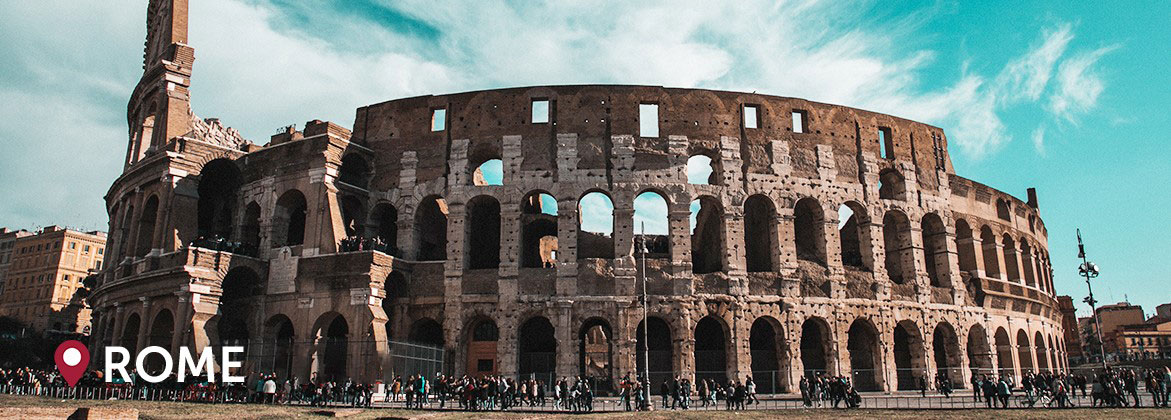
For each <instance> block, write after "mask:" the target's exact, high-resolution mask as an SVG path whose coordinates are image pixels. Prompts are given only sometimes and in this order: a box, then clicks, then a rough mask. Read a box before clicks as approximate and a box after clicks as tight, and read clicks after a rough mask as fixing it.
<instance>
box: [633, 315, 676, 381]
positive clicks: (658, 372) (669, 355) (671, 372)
mask: <svg viewBox="0 0 1171 420" xmlns="http://www.w3.org/2000/svg"><path fill="white" fill-rule="evenodd" d="M647 324H649V325H650V327H649V328H646V325H647ZM644 328H645V329H646V331H645V335H646V338H645V339H644V338H643V335H644V331H643V330H644ZM635 334H636V335H637V337H636V338H635V359H636V362H635V366H636V367H637V369H638V371H639V372H644V371H645V372H647V373H648V375H649V377H650V383H651V384H661V383H663V382H664V381H666V380H668V379H670V378H672V377H674V376H675V348H674V336H675V334H673V333H672V332H671V324H669V323H667V321H665V320H663V318H660V317H657V316H651V317H649V318H648V320H647V321H640V322H639V323H638V329H637V330H636V331H635ZM648 344H649V347H648ZM644 357H645V359H646V360H644ZM648 361H649V362H650V367H649V368H648V367H647V365H646V364H645V363H646V362H648Z"/></svg>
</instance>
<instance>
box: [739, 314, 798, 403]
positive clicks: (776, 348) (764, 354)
mask: <svg viewBox="0 0 1171 420" xmlns="http://www.w3.org/2000/svg"><path fill="white" fill-rule="evenodd" d="M784 343H785V330H784V326H782V325H781V323H780V321H777V320H776V318H773V317H771V316H762V317H759V318H756V321H753V322H752V327H751V328H750V329H749V332H748V348H749V356H751V370H752V378H753V379H754V382H756V387H757V392H759V393H761V394H775V393H778V392H787V391H788V387H787V386H786V384H787V382H788V381H787V380H786V379H785V378H788V377H789V355H788V347H787V346H785V345H784Z"/></svg>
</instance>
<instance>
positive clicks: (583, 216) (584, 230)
mask: <svg viewBox="0 0 1171 420" xmlns="http://www.w3.org/2000/svg"><path fill="white" fill-rule="evenodd" d="M577 215H578V225H577V258H578V259H584V258H602V259H613V258H614V236H613V233H614V202H613V201H611V200H610V196H608V195H606V194H604V193H601V192H598V191H592V192H590V193H587V194H586V195H583V196H582V197H581V199H580V200H578V203H577Z"/></svg>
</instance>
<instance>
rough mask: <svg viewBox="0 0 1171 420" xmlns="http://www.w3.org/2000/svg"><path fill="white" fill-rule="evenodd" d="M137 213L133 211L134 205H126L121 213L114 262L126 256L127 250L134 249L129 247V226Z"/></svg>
mask: <svg viewBox="0 0 1171 420" xmlns="http://www.w3.org/2000/svg"><path fill="white" fill-rule="evenodd" d="M136 214H137V213H135V212H134V206H132V205H131V206H126V212H125V213H122V220H121V221H120V222H119V223H118V231H119V234H118V254H116V255H117V256H118V258H117V260H115V263H118V262H121V261H122V259H123V258H125V257H126V253H127V252H131V251H134V250H133V249H131V248H130V246H131V243H130V227H131V225H132V224H133V221H132V219H133V218H134V216H135V215H136Z"/></svg>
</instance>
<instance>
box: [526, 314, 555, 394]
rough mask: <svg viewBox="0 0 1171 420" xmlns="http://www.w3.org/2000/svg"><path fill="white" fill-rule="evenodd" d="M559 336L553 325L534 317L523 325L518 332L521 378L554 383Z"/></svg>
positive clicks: (540, 317)
mask: <svg viewBox="0 0 1171 420" xmlns="http://www.w3.org/2000/svg"><path fill="white" fill-rule="evenodd" d="M556 337H557V335H556V330H555V329H554V327H553V323H551V322H549V319H548V318H545V317H543V316H539V315H538V316H534V317H532V318H529V319H528V320H526V321H525V322H524V323H522V324H521V327H520V329H519V330H518V332H517V364H516V365H517V367H518V368H517V373H518V374H519V375H520V377H521V378H530V377H531V378H536V379H538V380H544V381H545V383H553V381H552V378H553V375H554V374H555V372H556V371H557V369H556V368H557V338H556Z"/></svg>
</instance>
